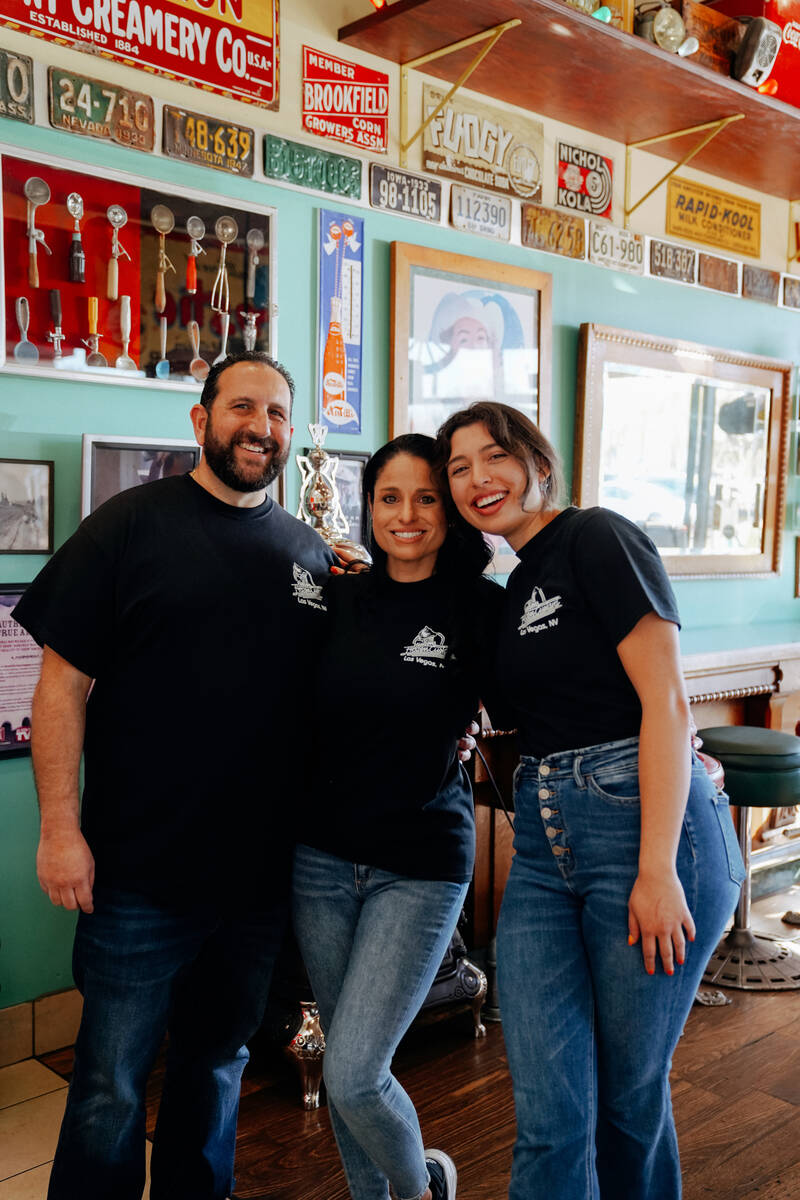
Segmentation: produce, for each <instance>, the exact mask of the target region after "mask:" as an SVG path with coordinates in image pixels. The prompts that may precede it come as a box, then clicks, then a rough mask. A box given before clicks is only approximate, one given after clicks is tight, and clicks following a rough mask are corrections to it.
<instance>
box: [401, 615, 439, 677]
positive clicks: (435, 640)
mask: <svg viewBox="0 0 800 1200" xmlns="http://www.w3.org/2000/svg"><path fill="white" fill-rule="evenodd" d="M401 657H402V659H403V662H416V663H422V665H423V666H426V667H442V668H444V659H445V658H447V643H446V641H445V640H444V634H443V633H436V632H435V631H434V630H433V629H431V627H430V626H429V625H426V626H425V628H424V629H420V631H419V633H418V634H417V636H416V637H415V638H414V640H413V642H412V643H411V645H410V646H406V648H405V650H403V653H402V656H401Z"/></svg>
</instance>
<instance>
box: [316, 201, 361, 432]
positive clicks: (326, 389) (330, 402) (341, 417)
mask: <svg viewBox="0 0 800 1200" xmlns="http://www.w3.org/2000/svg"><path fill="white" fill-rule="evenodd" d="M348 245H350V246H352V247H353V249H354V250H357V249H358V245H357V244H356V243H355V226H354V225H353V223H352V222H351V221H344V222H342V225H341V226H340V225H337V224H336V222H331V224H330V225H329V226H328V240H327V242H326V243H325V252H326V253H327V254H334V255H335V259H334V271H333V283H334V287H333V295H332V296H331V312H330V321H329V324H328V336H327V338H326V340H325V350H324V353H323V355H322V415H323V417H324V418H325V420H326V421H328V422H329V423H330V424H332V425H348V424H349V423H350V422H351V421H356V422H357V421H358V413H357V412H356V410H355V409H354V408H353V406H352V404H350V403H349V402H348V400H347V350H346V349H345V338H344V329H343V327H342V280H343V274H344V256H345V250H346V247H347V246H348Z"/></svg>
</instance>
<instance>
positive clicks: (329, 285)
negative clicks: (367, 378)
mask: <svg viewBox="0 0 800 1200" xmlns="http://www.w3.org/2000/svg"><path fill="white" fill-rule="evenodd" d="M363 275H364V221H363V219H362V218H361V217H353V216H350V215H349V214H348V213H339V212H332V211H331V210H330V209H327V208H323V209H320V214H319V310H318V316H317V324H318V347H317V362H318V371H317V377H318V384H317V396H318V402H317V411H318V413H319V419H320V422H321V423H322V424H323V425H326V426H327V428H328V429H332V430H335V432H336V433H360V432H361V285H362V279H363Z"/></svg>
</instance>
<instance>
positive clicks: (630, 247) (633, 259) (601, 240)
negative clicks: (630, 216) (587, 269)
mask: <svg viewBox="0 0 800 1200" xmlns="http://www.w3.org/2000/svg"><path fill="white" fill-rule="evenodd" d="M589 262H593V263H596V264H597V266H599V267H612V268H613V269H614V270H615V271H630V272H631V274H633V275H643V274H644V238H643V237H642V235H641V234H640V233H629V232H628V230H627V229H617V227H616V226H615V225H606V224H605V223H604V222H601V221H590V222H589Z"/></svg>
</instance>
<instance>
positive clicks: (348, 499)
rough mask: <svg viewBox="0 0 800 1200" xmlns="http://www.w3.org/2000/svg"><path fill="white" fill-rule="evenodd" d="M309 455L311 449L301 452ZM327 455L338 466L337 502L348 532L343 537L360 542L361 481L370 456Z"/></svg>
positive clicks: (349, 452)
mask: <svg viewBox="0 0 800 1200" xmlns="http://www.w3.org/2000/svg"><path fill="white" fill-rule="evenodd" d="M310 453H311V447H310V446H307V447H306V448H305V449H304V450H303V454H305V455H306V456H308V455H309V454H310ZM328 455H329V457H330V458H335V459H336V460H337V462H338V464H339V465H338V467H337V468H336V489H337V491H338V493H339V502H340V504H341V506H342V512H343V513H344V518H345V520H346V521H347V524H348V530H347V533H346V534H345V535H344V536H345V537H348V538H351V539H352V541H354V542H360V541H361V517H362V507H361V481H362V480H363V478H364V466H365V465H366V463H367V461H368V460H369V459H370V458H371V455H370V454H369V453H365V452H362V451H357V450H346V451H340V450H329V451H328Z"/></svg>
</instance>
